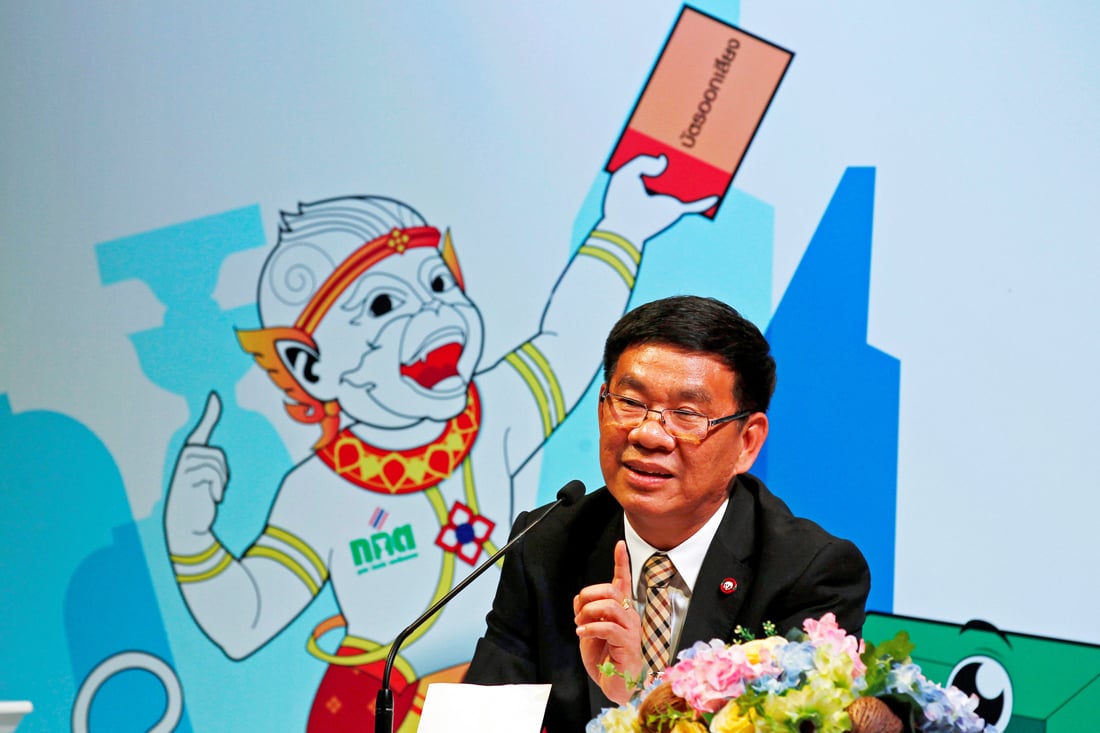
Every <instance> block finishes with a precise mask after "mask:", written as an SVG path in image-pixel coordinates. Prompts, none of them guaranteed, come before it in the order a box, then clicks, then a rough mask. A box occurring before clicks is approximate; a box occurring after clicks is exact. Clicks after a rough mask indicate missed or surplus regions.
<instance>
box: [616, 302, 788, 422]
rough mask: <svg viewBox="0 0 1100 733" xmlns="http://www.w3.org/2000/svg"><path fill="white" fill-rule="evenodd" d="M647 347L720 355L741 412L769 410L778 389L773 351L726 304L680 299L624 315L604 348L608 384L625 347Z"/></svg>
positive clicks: (754, 327) (651, 304)
mask: <svg viewBox="0 0 1100 733" xmlns="http://www.w3.org/2000/svg"><path fill="white" fill-rule="evenodd" d="M647 343H653V344H667V345H670V346H677V347H679V348H681V349H686V350H687V351H694V352H700V353H704V354H713V355H715V356H717V357H718V358H719V359H721V360H722V362H723V363H724V364H725V365H726V366H727V367H729V368H730V370H732V371H733V373H734V375H735V377H736V379H735V380H734V388H733V398H734V400H736V402H737V409H738V410H753V411H754V412H767V411H768V405H769V404H770V403H771V398H772V393H773V392H774V391H775V359H773V358H772V355H771V347H769V346H768V342H767V340H766V339H765V338H764V334H762V333H760V329H759V328H757V327H756V326H755V325H754V324H753V323H752V321H749V320H748V319H746V318H745V317H744V316H742V315H741V314H740V313H738V312H737V311H736V310H735V309H733V308H731V307H730V306H728V305H726V304H725V303H723V302H722V301H720V300H715V299H714V298H700V297H698V296H695V295H677V296H674V297H671V298H664V299H662V300H655V301H653V302H651V303H646V304H645V305H641V306H638V307H637V308H635V309H634V310H632V311H630V312H629V313H627V314H626V315H624V316H623V317H622V318H620V319H619V322H618V323H616V324H615V326H614V328H612V329H611V333H610V334H608V336H607V342H606V343H605V344H604V351H603V376H604V381H605V382H608V383H610V381H611V375H612V374H614V373H615V366H616V365H617V364H618V362H619V357H620V356H622V353H623V352H624V351H626V349H628V348H629V347H631V346H636V345H638V344H647Z"/></svg>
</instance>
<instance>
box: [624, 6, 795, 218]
mask: <svg viewBox="0 0 1100 733" xmlns="http://www.w3.org/2000/svg"><path fill="white" fill-rule="evenodd" d="M793 57H794V53H793V52H791V51H787V50H786V49H783V48H780V47H779V46H776V45H775V44H773V43H769V42H768V41H765V40H763V39H762V38H757V37H756V36H754V35H752V34H749V33H746V32H745V31H743V30H740V29H738V28H735V27H734V26H732V25H729V24H727V23H724V22H722V21H720V20H718V19H716V18H713V17H711V16H709V15H706V14H705V13H701V12H699V11H698V10H695V9H694V8H690V7H687V6H685V7H684V9H683V10H682V11H681V12H680V17H679V18H678V19H677V21H676V25H675V26H673V28H672V32H671V33H670V34H669V37H668V41H666V42H665V47H664V49H663V50H662V51H661V55H660V57H659V58H658V59H657V63H656V65H655V66H654V67H653V72H652V73H650V75H649V80H648V81H647V82H646V85H645V89H643V90H642V94H641V96H640V97H639V98H638V104H637V105H636V106H635V107H634V111H633V112H632V113H631V115H630V119H629V121H628V122H627V123H626V129H624V130H623V134H622V136H620V137H619V142H618V144H617V145H616V146H615V151H614V152H613V153H612V154H611V159H610V160H608V162H607V171H608V172H614V171H616V170H618V169H619V168H620V167H621V166H622V165H623V164H624V163H626V162H628V161H630V160H631V159H633V158H635V157H637V156H638V155H642V154H646V155H665V156H667V157H668V167H667V168H666V169H665V172H664V173H662V174H661V175H660V176H657V177H655V178H647V179H646V188H647V189H649V191H650V192H652V193H667V194H670V195H672V196H675V197H676V198H678V199H680V200H681V201H695V200H697V199H700V198H702V197H704V196H710V195H712V194H717V195H718V196H719V201H721V198H722V197H724V196H725V195H726V191H727V190H728V189H729V187H730V182H731V181H732V180H733V174H734V173H736V172H737V169H738V167H740V165H741V160H742V159H743V158H744V157H745V151H746V150H748V147H749V143H751V142H752V138H753V136H754V135H755V134H756V129H757V127H759V125H760V120H761V119H763V117H764V113H765V112H766V111H767V109H768V105H769V104H770V103H771V100H772V97H773V96H774V95H775V91H776V89H778V88H779V83H780V82H781V81H782V80H783V75H784V74H785V73H786V71H787V66H788V65H789V64H790V62H791V58H793ZM717 210H718V206H717V204H716V205H715V206H713V207H711V209H710V210H708V211H707V212H706V216H708V217H711V218H714V214H715V212H716V211H717Z"/></svg>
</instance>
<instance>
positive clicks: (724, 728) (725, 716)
mask: <svg viewBox="0 0 1100 733" xmlns="http://www.w3.org/2000/svg"><path fill="white" fill-rule="evenodd" d="M751 716H752V711H749V713H748V714H746V715H742V714H741V708H740V707H739V706H738V705H737V703H736V702H730V703H727V704H726V706H725V707H724V708H722V709H721V710H719V711H718V712H717V713H715V714H714V719H713V720H711V721H710V733H752V731H753V722H752V717H751Z"/></svg>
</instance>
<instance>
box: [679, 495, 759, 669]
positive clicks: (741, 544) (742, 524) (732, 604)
mask: <svg viewBox="0 0 1100 733" xmlns="http://www.w3.org/2000/svg"><path fill="white" fill-rule="evenodd" d="M754 514H755V508H754V502H753V500H752V496H751V495H750V492H749V491H748V490H747V489H746V488H745V486H744V485H743V484H742V482H741V481H740V480H738V481H737V482H736V483H735V484H734V488H733V491H732V492H731V494H730V500H729V504H727V505H726V513H725V515H724V516H723V517H722V523H721V524H720V525H719V527H718V531H717V532H716V533H715V535H714V540H713V541H712V542H711V543H710V549H708V550H707V554H706V555H705V556H704V558H703V565H702V567H700V569H699V577H698V578H697V579H696V581H695V587H694V588H693V589H692V593H691V604H690V605H689V606H688V613H687V618H686V619H684V628H683V631H681V633H680V640H679V643H678V648H679V649H686V648H688V647H690V646H691V645H692V644H694V643H695V642H697V641H703V642H707V641H710V640H711V639H715V638H717V639H721V640H722V641H725V642H729V641H732V639H733V630H734V628H735V627H736V626H737V614H738V611H740V609H741V606H742V604H743V603H744V599H745V598H746V597H747V596H748V592H749V588H751V587H752V582H753V571H752V567H751V566H750V565H749V562H750V560H751V557H752V554H753V546H754V544H755V537H754V532H755V530H754V526H755V517H754ZM730 581H732V585H733V586H734V587H733V588H732V590H731V588H730V586H731V582H730Z"/></svg>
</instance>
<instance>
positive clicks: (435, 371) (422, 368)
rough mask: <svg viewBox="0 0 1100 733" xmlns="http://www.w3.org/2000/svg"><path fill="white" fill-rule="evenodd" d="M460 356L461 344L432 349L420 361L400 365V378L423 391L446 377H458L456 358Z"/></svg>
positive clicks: (455, 343)
mask: <svg viewBox="0 0 1100 733" xmlns="http://www.w3.org/2000/svg"><path fill="white" fill-rule="evenodd" d="M460 356H462V344H460V343H457V342H453V341H452V342H451V343H447V344H444V345H442V346H439V347H437V348H435V349H432V350H431V351H429V352H428V353H427V354H425V355H424V356H423V357H422V358H421V359H419V360H417V361H414V362H413V363H411V364H402V365H401V376H403V377H408V378H409V379H411V380H413V381H414V382H416V383H417V384H419V385H420V386H421V387H424V388H425V389H432V388H433V387H435V385H437V384H439V383H440V382H442V381H443V380H444V379H447V378H448V377H457V376H458V358H459V357H460Z"/></svg>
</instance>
